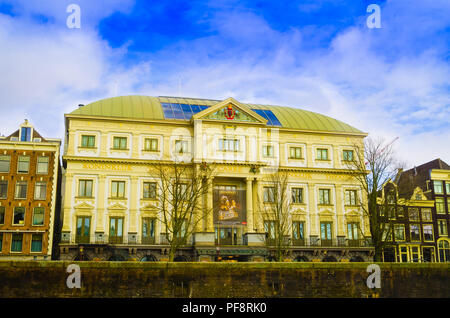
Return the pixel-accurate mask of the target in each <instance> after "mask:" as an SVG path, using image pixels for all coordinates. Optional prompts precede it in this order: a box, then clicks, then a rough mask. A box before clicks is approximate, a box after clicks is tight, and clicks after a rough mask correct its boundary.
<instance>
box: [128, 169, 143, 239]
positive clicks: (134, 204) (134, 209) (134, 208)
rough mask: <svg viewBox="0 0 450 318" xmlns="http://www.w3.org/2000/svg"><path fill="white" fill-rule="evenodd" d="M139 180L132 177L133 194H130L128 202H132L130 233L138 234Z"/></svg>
mask: <svg viewBox="0 0 450 318" xmlns="http://www.w3.org/2000/svg"><path fill="white" fill-rule="evenodd" d="M138 189H139V178H138V177H136V176H132V177H131V192H130V193H129V194H128V200H129V202H130V211H129V218H128V222H130V223H129V226H128V229H129V230H128V232H130V233H137V224H138V222H137V210H138V202H139V198H140V195H141V194H140V193H139V190H138Z"/></svg>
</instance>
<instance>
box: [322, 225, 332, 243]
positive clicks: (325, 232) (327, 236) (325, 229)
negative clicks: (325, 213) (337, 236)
mask: <svg viewBox="0 0 450 318" xmlns="http://www.w3.org/2000/svg"><path fill="white" fill-rule="evenodd" d="M331 225H332V223H331V222H320V239H321V240H322V244H323V243H328V242H331V238H332V232H331Z"/></svg>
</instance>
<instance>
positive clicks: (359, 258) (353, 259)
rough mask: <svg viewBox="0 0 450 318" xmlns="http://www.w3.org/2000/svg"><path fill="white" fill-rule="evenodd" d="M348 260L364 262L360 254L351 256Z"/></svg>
mask: <svg viewBox="0 0 450 318" xmlns="http://www.w3.org/2000/svg"><path fill="white" fill-rule="evenodd" d="M350 262H364V259H363V258H362V257H361V256H353V257H352V258H351V259H350Z"/></svg>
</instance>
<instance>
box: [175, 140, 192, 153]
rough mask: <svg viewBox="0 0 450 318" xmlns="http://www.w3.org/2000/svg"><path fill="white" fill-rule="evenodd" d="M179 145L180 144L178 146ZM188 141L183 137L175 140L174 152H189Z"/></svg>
mask: <svg viewBox="0 0 450 318" xmlns="http://www.w3.org/2000/svg"><path fill="white" fill-rule="evenodd" d="M178 145H180V146H178ZM188 148H189V143H188V141H187V140H184V139H177V140H175V146H174V152H175V153H176V154H178V155H183V154H188V153H189V149H188Z"/></svg>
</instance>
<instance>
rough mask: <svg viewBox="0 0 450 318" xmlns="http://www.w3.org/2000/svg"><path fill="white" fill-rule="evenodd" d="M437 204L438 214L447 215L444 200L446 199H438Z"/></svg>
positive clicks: (436, 199)
mask: <svg viewBox="0 0 450 318" xmlns="http://www.w3.org/2000/svg"><path fill="white" fill-rule="evenodd" d="M435 204H436V213H437V214H445V199H444V197H436V198H435Z"/></svg>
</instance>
